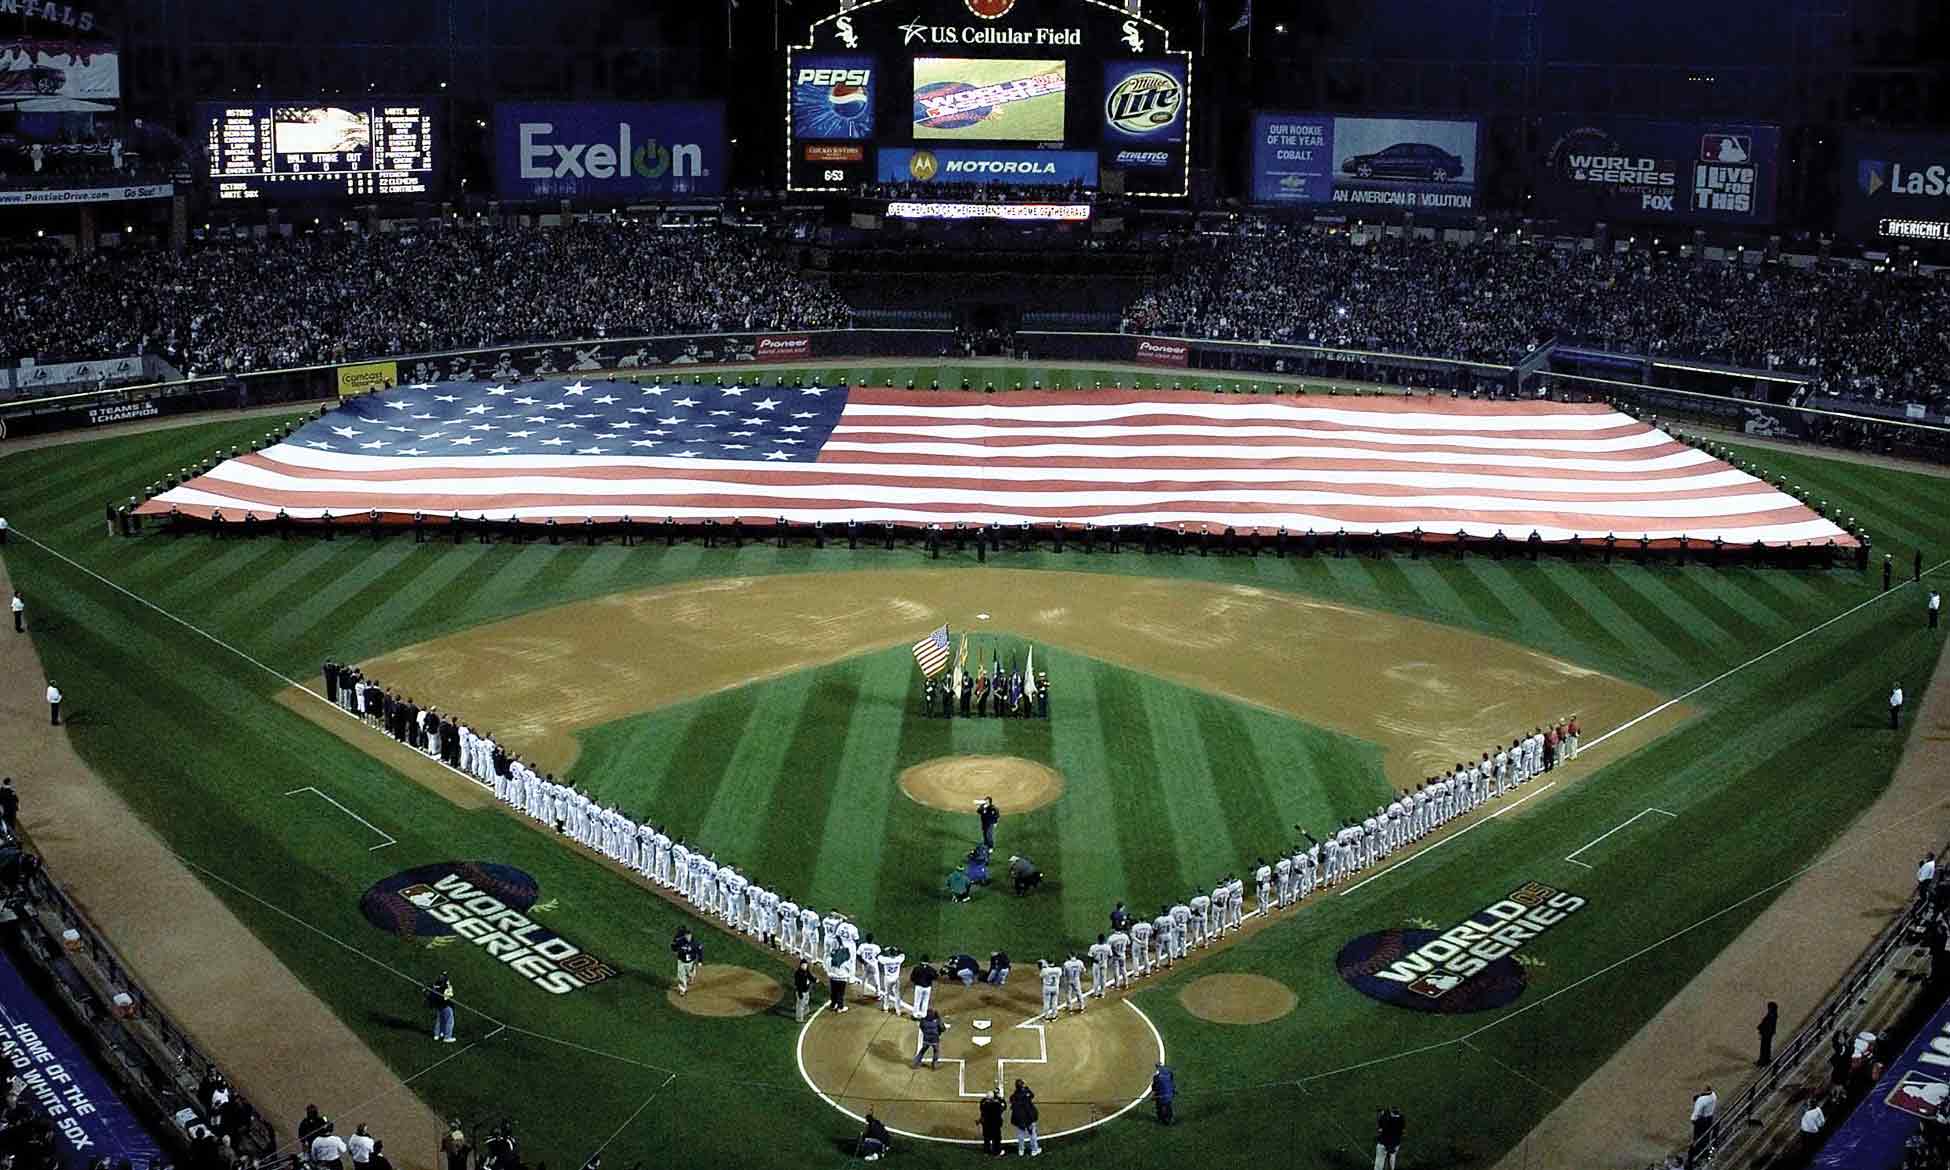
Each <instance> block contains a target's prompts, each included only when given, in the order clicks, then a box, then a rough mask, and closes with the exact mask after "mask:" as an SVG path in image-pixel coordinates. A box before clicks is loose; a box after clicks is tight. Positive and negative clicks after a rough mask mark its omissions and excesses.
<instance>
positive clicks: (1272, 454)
mask: <svg viewBox="0 0 1950 1170" xmlns="http://www.w3.org/2000/svg"><path fill="white" fill-rule="evenodd" d="M172 510H176V511H180V512H181V514H182V515H184V516H189V517H198V518H209V517H210V516H212V514H213V513H216V512H221V513H222V515H223V518H224V519H225V520H232V521H234V520H240V519H242V518H243V516H244V514H245V513H246V512H250V513H253V514H255V515H256V517H257V518H258V519H259V520H266V519H270V518H272V517H274V516H276V515H277V514H278V512H279V511H280V510H282V511H284V512H285V513H287V514H288V515H289V516H290V517H291V518H292V519H294V520H316V519H320V518H322V517H323V516H324V515H325V514H326V513H327V512H329V513H330V514H331V515H333V516H336V517H341V518H343V517H346V516H353V515H358V516H364V515H366V514H368V513H370V512H374V511H377V512H379V513H380V515H381V518H382V519H384V520H388V521H391V522H394V523H399V522H405V521H410V520H411V519H412V518H413V516H414V515H415V514H416V513H420V514H424V515H426V516H429V517H436V518H438V517H447V516H452V515H453V514H454V513H455V512H459V513H460V514H461V515H463V516H466V517H469V518H472V517H477V516H486V517H487V518H488V519H490V520H497V521H505V520H511V519H512V520H522V521H526V522H528V523H531V524H540V523H542V522H543V521H545V520H550V519H553V520H555V521H557V522H558V523H580V522H582V521H583V520H584V519H593V520H595V521H597V522H598V523H607V522H614V521H619V520H622V519H624V518H630V519H634V520H638V521H650V522H656V521H661V520H663V519H664V518H665V517H667V516H668V517H672V518H674V519H675V520H677V521H678V522H680V523H690V524H696V523H701V522H702V521H704V520H707V519H710V520H717V521H719V522H721V523H728V522H730V521H732V520H734V519H740V520H744V521H746V522H749V523H766V522H769V521H771V520H772V519H774V518H776V517H784V518H785V519H786V520H787V521H788V522H790V523H794V524H811V523H813V522H814V521H824V522H825V523H826V524H829V525H832V524H843V523H846V522H847V521H849V520H858V521H861V522H863V523H870V524H879V523H894V524H906V525H925V524H934V523H940V524H943V525H949V524H953V523H955V522H957V521H960V522H963V523H966V524H970V525H981V524H1005V525H1012V526H1014V525H1024V524H1034V525H1051V524H1058V523H1062V524H1070V525H1080V524H1085V523H1090V524H1095V525H1096V526H1097V527H1099V528H1103V527H1107V526H1111V525H1124V526H1133V527H1134V526H1166V525H1169V526H1173V527H1190V528H1234V529H1236V530H1238V531H1241V532H1258V533H1263V534H1271V533H1273V532H1276V531H1278V530H1279V529H1281V528H1286V529H1288V530H1289V531H1290V532H1291V533H1293V534H1296V535H1297V534H1300V533H1304V532H1306V531H1308V530H1309V529H1311V530H1313V531H1314V532H1320V533H1332V532H1338V531H1341V530H1345V531H1347V532H1348V533H1350V534H1369V533H1408V532H1412V531H1415V530H1418V529H1419V530H1421V531H1422V532H1425V533H1430V534H1439V535H1442V536H1454V535H1455V534H1456V533H1458V532H1462V533H1466V534H1467V535H1469V536H1472V537H1478V538H1484V537H1490V536H1493V535H1495V534H1496V533H1497V532H1502V533H1504V534H1505V535H1506V536H1507V537H1509V538H1510V539H1512V540H1525V539H1528V537H1529V536H1530V534H1531V533H1532V532H1535V533H1537V534H1538V536H1539V537H1540V538H1541V539H1542V540H1545V541H1567V540H1572V539H1576V538H1580V537H1582V538H1585V539H1601V538H1603V537H1604V536H1605V535H1607V534H1615V535H1616V536H1617V537H1618V539H1619V540H1620V541H1626V540H1631V541H1636V540H1638V539H1639V538H1640V537H1641V536H1644V537H1645V538H1647V539H1650V540H1653V541H1664V542H1672V543H1676V542H1677V541H1678V540H1679V538H1680V537H1681V536H1686V537H1690V538H1691V539H1692V540H1694V541H1696V542H1704V543H1711V542H1712V541H1713V539H1714V538H1715V537H1719V538H1721V539H1723V540H1725V541H1726V542H1727V543H1729V544H1735V545H1751V544H1753V543H1754V542H1755V541H1762V542H1764V543H1767V544H1771V545H1780V544H1824V543H1827V542H1828V541H1831V540H1832V541H1834V542H1835V544H1836V545H1837V546H1841V547H1851V548H1852V547H1854V545H1855V541H1854V539H1853V538H1852V537H1850V536H1849V535H1848V534H1847V533H1845V532H1843V531H1842V530H1841V529H1840V528H1838V527H1836V526H1835V525H1834V524H1833V523H1831V522H1830V521H1829V520H1827V519H1824V518H1823V517H1821V516H1818V515H1816V514H1815V512H1814V510H1813V509H1811V508H1809V507H1808V506H1807V505H1805V504H1803V503H1802V502H1801V501H1799V500H1797V499H1795V498H1794V497H1793V496H1791V495H1789V494H1787V493H1786V492H1785V491H1783V490H1781V489H1779V488H1777V487H1775V486H1774V485H1773V484H1770V483H1767V482H1766V481H1764V480H1761V479H1757V478H1756V477H1754V476H1752V475H1749V474H1748V473H1746V472H1744V471H1740V470H1738V469H1736V468H1733V467H1729V466H1728V465H1727V464H1725V463H1723V462H1721V461H1720V460H1718V459H1716V458H1714V457H1713V456H1712V455H1710V454H1708V453H1707V452H1705V451H1703V450H1700V449H1698V448H1695V447H1690V446H1687V445H1686V444H1684V443H1681V442H1679V441H1678V440H1676V439H1674V438H1673V437H1672V436H1670V435H1668V434H1666V433H1665V432H1663V431H1660V430H1658V429H1656V428H1654V427H1652V426H1649V425H1647V424H1645V423H1642V422H1640V421H1638V420H1637V419H1634V418H1630V417H1628V416H1626V415H1624V414H1621V413H1619V412H1618V411H1616V410H1613V409H1612V408H1611V407H1609V406H1606V405H1605V404H1603V403H1567V402H1548V401H1536V400H1529V401H1521V402H1517V401H1507V400H1506V401H1479V400H1471V399H1452V398H1427V397H1416V398H1408V397H1388V398H1381V397H1371V398H1357V397H1340V398H1324V397H1319V396H1293V397H1284V396H1282V397H1275V396H1272V395H1260V396H1256V397H1255V396H1241V395H1231V394H1228V395H1218V394H1204V393H1195V392H1190V391H1169V390H1101V391H1086V390H1061V391H1037V392H1026V393H1009V394H992V395H991V394H961V393H939V392H915V391H902V390H893V389H879V388H871V387H850V388H849V387H833V386H826V387H821V386H807V387H803V388H796V389H795V388H792V387H784V386H771V387H747V386H697V385H685V386H664V385H653V386H639V385H636V384H634V383H629V382H595V381H592V382H587V383H585V382H581V381H576V382H563V381H548V382H524V383H520V384H519V385H507V386H498V385H482V384H479V383H473V382H443V383H425V382H422V383H417V384H415V385H412V386H403V387H400V388H398V389H395V390H390V391H386V392H384V393H379V394H369V395H363V396H360V397H357V398H352V399H348V400H346V401H345V402H344V403H343V404H341V405H340V406H339V407H337V408H336V409H334V410H332V411H331V412H330V413H328V414H326V415H325V416H324V417H323V418H320V419H317V420H316V421H313V422H310V423H307V424H305V425H304V426H302V427H300V428H299V429H298V430H297V431H295V432H294V433H292V434H291V435H290V436H288V437H287V438H285V439H283V440H282V441H280V442H277V443H274V444H272V445H271V446H269V447H266V448H265V449H264V450H262V451H254V452H251V453H249V454H245V455H240V456H238V457H237V458H235V459H229V460H226V461H224V462H223V463H221V464H219V465H218V466H217V467H215V468H214V469H212V470H211V471H209V472H207V473H206V474H204V475H201V476H198V477H196V478H194V479H192V480H190V481H189V482H188V483H186V484H183V485H181V486H178V487H175V488H172V489H170V490H169V491H166V492H164V493H162V494H161V495H159V496H157V497H155V498H154V499H151V500H149V501H147V502H146V503H144V504H143V505H141V506H140V507H139V508H138V509H137V512H138V513H139V514H142V515H167V514H169V513H170V512H171V511H172Z"/></svg>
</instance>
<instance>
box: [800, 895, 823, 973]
mask: <svg viewBox="0 0 1950 1170" xmlns="http://www.w3.org/2000/svg"><path fill="white" fill-rule="evenodd" d="M819 921H820V919H819V911H817V910H815V909H813V908H812V907H811V906H808V907H806V908H805V909H803V910H801V911H799V957H800V958H802V959H807V960H810V961H812V962H815V963H816V962H818V961H819Z"/></svg>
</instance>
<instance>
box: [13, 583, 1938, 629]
mask: <svg viewBox="0 0 1950 1170" xmlns="http://www.w3.org/2000/svg"><path fill="white" fill-rule="evenodd" d="M1930 596H1931V597H1935V596H1936V594H1934V593H1932V594H1930ZM13 611H14V633H16V634H24V633H26V632H27V602H26V601H24V600H22V599H21V596H20V590H18V589H16V590H14V599H13ZM1930 624H1931V625H1935V624H1936V617H1935V615H1934V614H1932V615H1931V617H1930Z"/></svg>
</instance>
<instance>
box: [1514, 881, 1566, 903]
mask: <svg viewBox="0 0 1950 1170" xmlns="http://www.w3.org/2000/svg"><path fill="white" fill-rule="evenodd" d="M1556 894H1557V891H1556V890H1554V889H1552V888H1551V887H1549V886H1547V885H1545V884H1544V883H1542V882H1525V883H1524V884H1522V885H1521V886H1518V887H1517V888H1516V889H1514V890H1511V891H1510V900H1511V901H1512V902H1515V903H1517V904H1519V905H1523V906H1542V905H1543V904H1544V903H1545V902H1548V901H1550V900H1551V898H1552V897H1554V896H1555V895H1556Z"/></svg>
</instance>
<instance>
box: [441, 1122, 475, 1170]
mask: <svg viewBox="0 0 1950 1170" xmlns="http://www.w3.org/2000/svg"><path fill="white" fill-rule="evenodd" d="M473 1152H474V1147H473V1146H472V1145H470V1144H469V1143H468V1141H467V1134H466V1133H465V1132H463V1131H462V1129H461V1128H460V1118H458V1117H456V1118H453V1119H451V1120H449V1121H448V1122H447V1132H446V1133H444V1134H442V1135H441V1137H440V1156H441V1157H442V1158H444V1159H445V1160H446V1163H447V1168H446V1170H467V1159H468V1156H469V1155H470V1154H472V1153H473Z"/></svg>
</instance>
